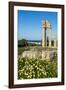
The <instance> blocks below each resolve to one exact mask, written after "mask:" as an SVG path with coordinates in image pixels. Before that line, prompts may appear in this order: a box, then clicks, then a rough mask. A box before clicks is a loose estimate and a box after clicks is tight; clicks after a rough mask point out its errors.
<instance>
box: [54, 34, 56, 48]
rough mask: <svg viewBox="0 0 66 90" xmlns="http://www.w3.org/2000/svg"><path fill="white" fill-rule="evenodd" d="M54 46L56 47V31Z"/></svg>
mask: <svg viewBox="0 0 66 90" xmlns="http://www.w3.org/2000/svg"><path fill="white" fill-rule="evenodd" d="M54 48H56V33H54Z"/></svg>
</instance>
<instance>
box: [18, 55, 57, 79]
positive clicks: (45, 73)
mask: <svg viewBox="0 0 66 90" xmlns="http://www.w3.org/2000/svg"><path fill="white" fill-rule="evenodd" d="M53 77H57V58H56V57H55V58H54V60H52V61H47V60H44V61H43V60H40V59H35V60H34V59H28V58H22V57H21V56H20V57H19V58H18V79H33V78H35V79H37V78H53Z"/></svg>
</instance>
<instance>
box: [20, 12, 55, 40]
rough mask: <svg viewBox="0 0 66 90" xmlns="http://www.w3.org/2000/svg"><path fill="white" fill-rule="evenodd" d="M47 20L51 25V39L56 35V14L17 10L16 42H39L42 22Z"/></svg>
mask: <svg viewBox="0 0 66 90" xmlns="http://www.w3.org/2000/svg"><path fill="white" fill-rule="evenodd" d="M43 19H47V20H48V21H49V22H50V23H51V24H52V39H54V32H56V33H57V12H45V11H43V12H42V11H23V10H18V40H20V39H23V38H24V39H27V40H41V38H42V20H43Z"/></svg>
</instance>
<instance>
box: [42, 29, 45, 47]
mask: <svg viewBox="0 0 66 90" xmlns="http://www.w3.org/2000/svg"><path fill="white" fill-rule="evenodd" d="M42 47H45V30H44V28H42Z"/></svg>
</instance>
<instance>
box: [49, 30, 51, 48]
mask: <svg viewBox="0 0 66 90" xmlns="http://www.w3.org/2000/svg"><path fill="white" fill-rule="evenodd" d="M51 36H52V35H51V30H49V47H50V48H51V47H52V45H51V42H52V39H51Z"/></svg>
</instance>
